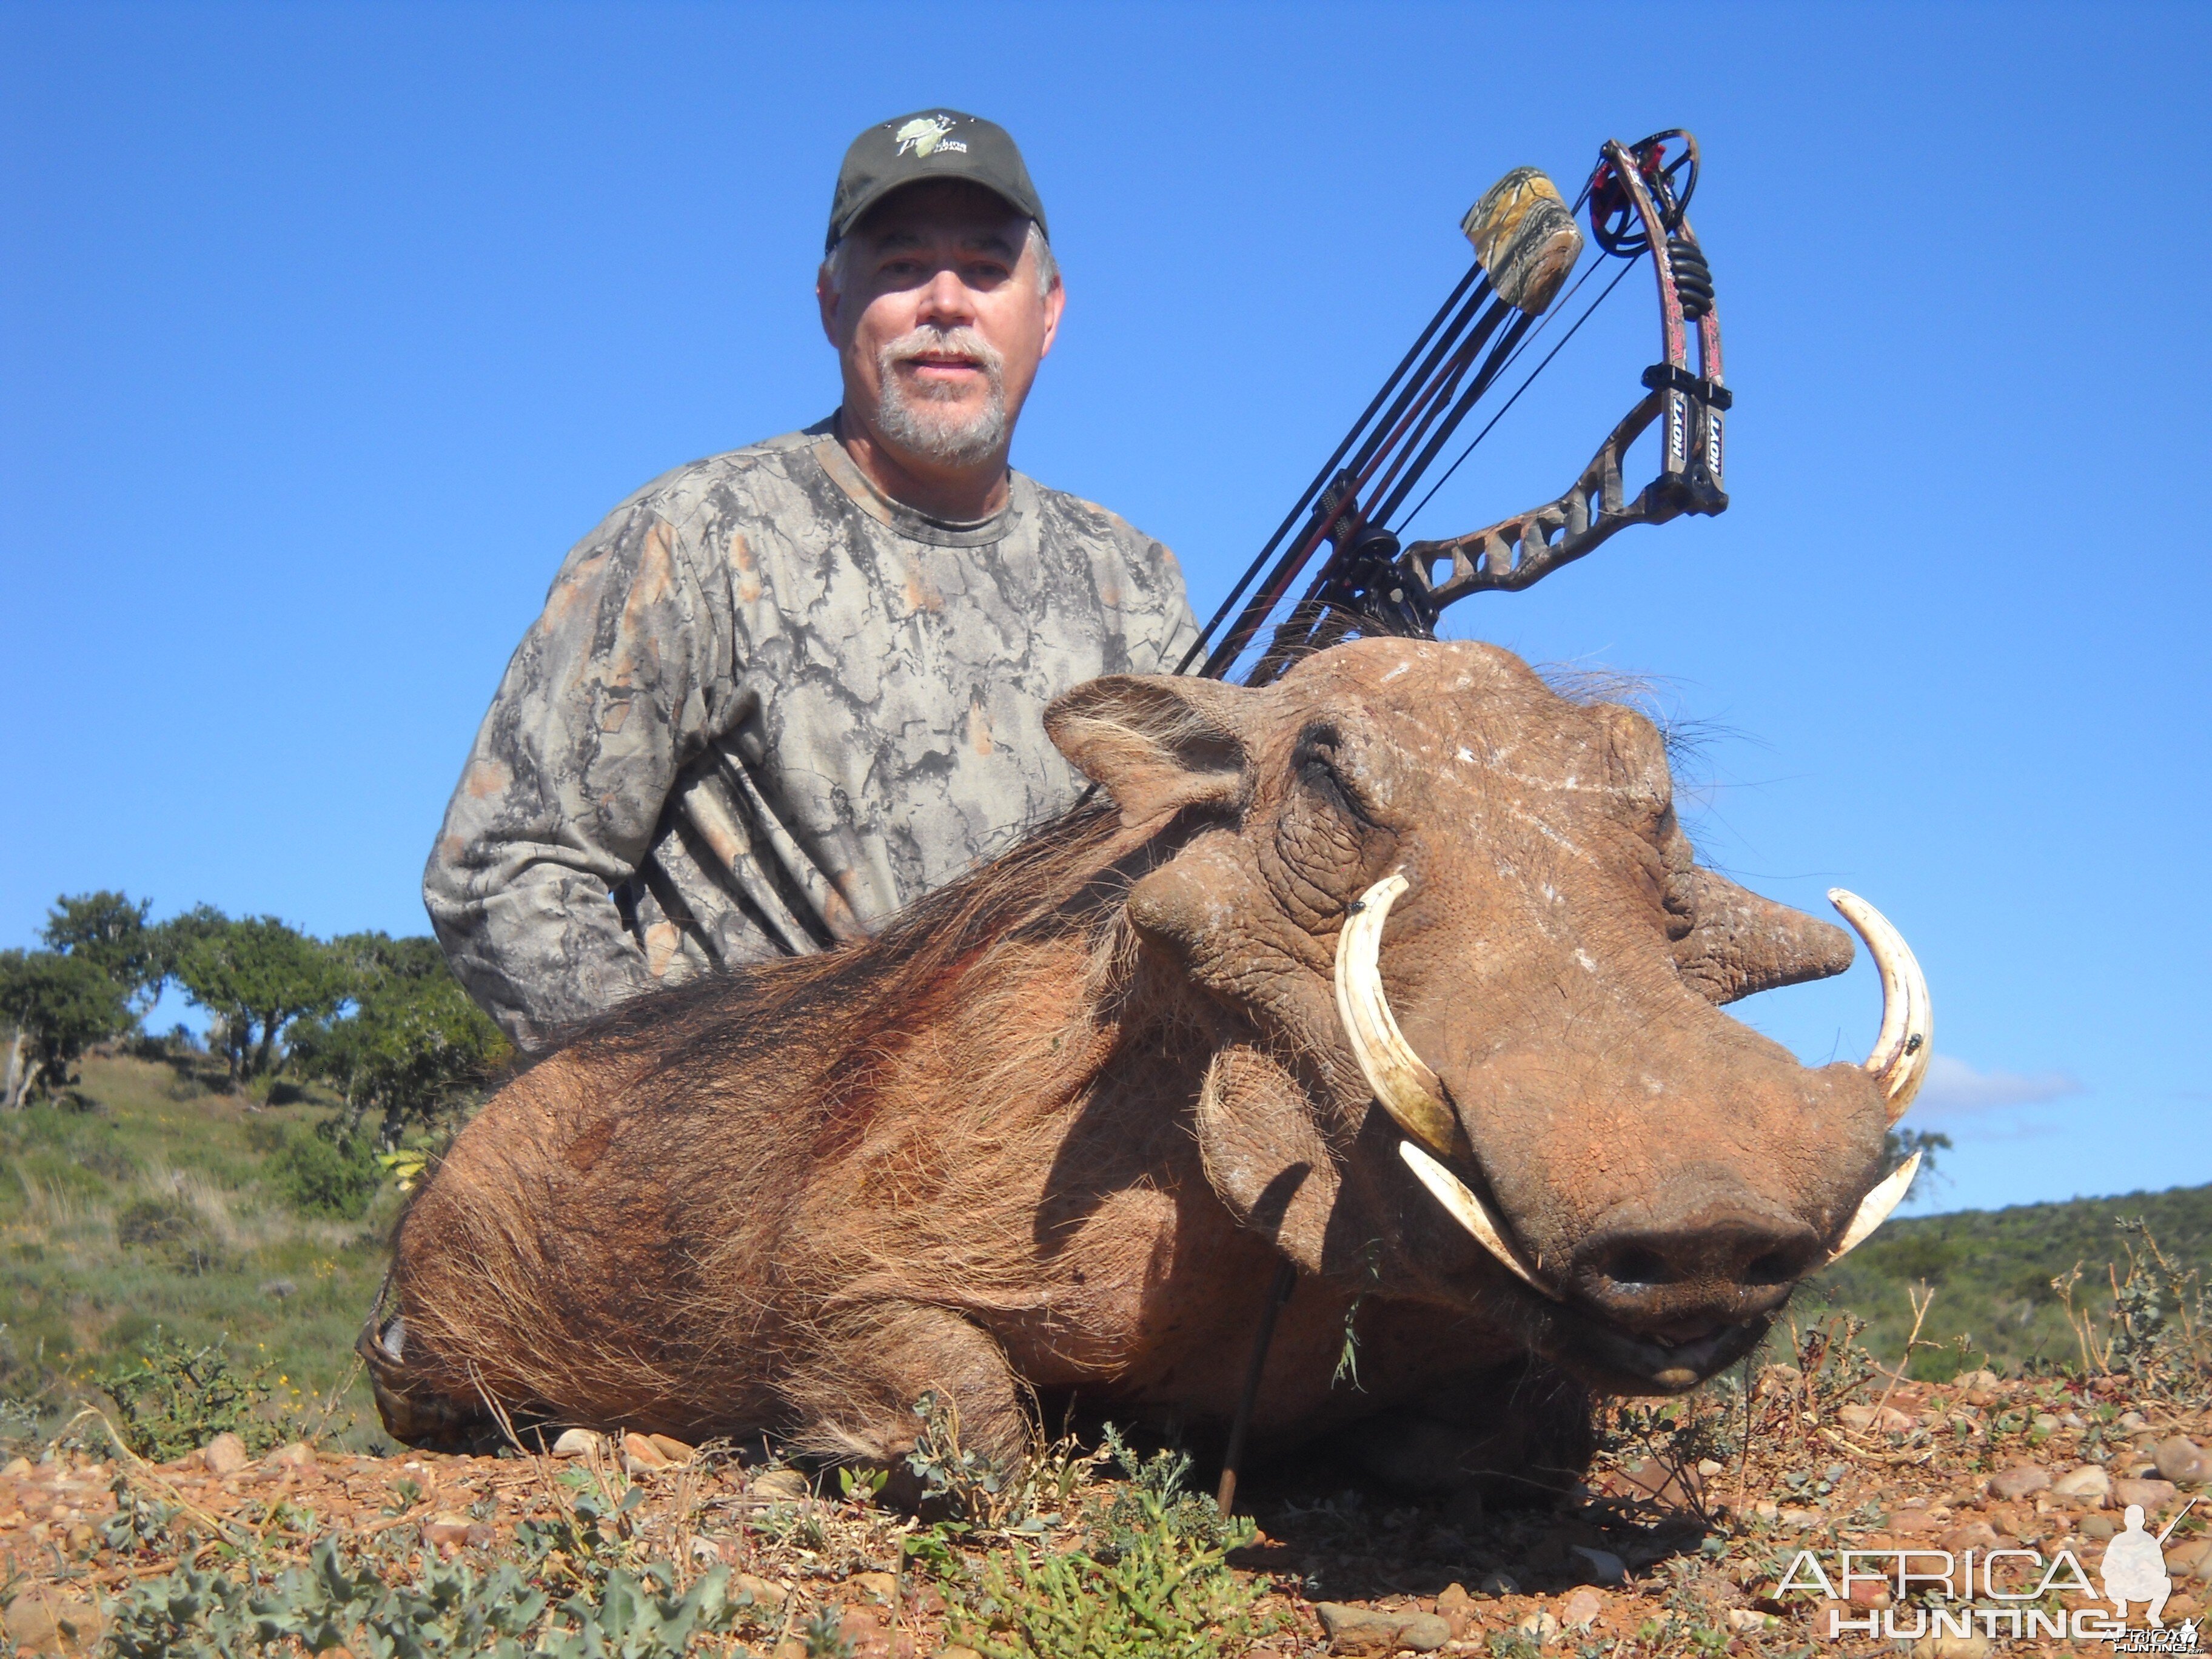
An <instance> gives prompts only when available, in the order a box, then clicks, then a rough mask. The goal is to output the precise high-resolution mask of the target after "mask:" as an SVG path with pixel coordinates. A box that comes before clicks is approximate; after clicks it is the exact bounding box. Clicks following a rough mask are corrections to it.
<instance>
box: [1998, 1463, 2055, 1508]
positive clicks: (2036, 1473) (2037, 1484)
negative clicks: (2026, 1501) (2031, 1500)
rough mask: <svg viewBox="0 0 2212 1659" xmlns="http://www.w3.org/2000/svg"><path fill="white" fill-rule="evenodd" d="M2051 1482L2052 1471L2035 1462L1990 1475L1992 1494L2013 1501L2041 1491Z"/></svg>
mask: <svg viewBox="0 0 2212 1659" xmlns="http://www.w3.org/2000/svg"><path fill="white" fill-rule="evenodd" d="M2050 1484H2051V1471H2050V1470H2048V1469H2045V1468H2037V1467H2036V1466H2035V1465H2034V1464H2033V1463H2023V1464H2021V1465H2020V1466H2019V1467H2018V1468H2009V1469H2002V1470H1999V1471H1998V1472H1997V1473H1996V1474H1993V1475H1991V1476H1990V1497H1992V1498H2002V1499H2003V1500H2004V1501H2005V1502H2007V1503H2011V1502H2013V1501H2014V1500H2015V1499H2017V1498H2026V1497H2027V1496H2028V1495H2029V1494H2030V1493H2032V1492H2041V1491H2042V1490H2043V1489H2044V1488H2045V1487H2046V1486H2049V1485H2050Z"/></svg>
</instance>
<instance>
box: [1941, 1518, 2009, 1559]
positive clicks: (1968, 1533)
mask: <svg viewBox="0 0 2212 1659" xmlns="http://www.w3.org/2000/svg"><path fill="white" fill-rule="evenodd" d="M1941 1542H1942V1546H1943V1547H1944V1548H1945V1549H1947V1550H1949V1551H1950V1552H1951V1553H1953V1554H1954V1555H1955V1554H1957V1553H1959V1552H1960V1550H1993V1549H1995V1548H1996V1547H1997V1529H1996V1528H1995V1527H1993V1526H1991V1525H1990V1523H1989V1522H1986V1521H1969V1522H1966V1524H1965V1525H1964V1526H1959V1527H1954V1528H1951V1530H1950V1531H1948V1532H1947V1533H1945V1534H1943V1536H1942V1540H1941Z"/></svg>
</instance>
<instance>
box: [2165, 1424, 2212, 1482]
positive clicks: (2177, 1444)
mask: <svg viewBox="0 0 2212 1659" xmlns="http://www.w3.org/2000/svg"><path fill="white" fill-rule="evenodd" d="M2155 1455H2156V1456H2157V1458H2158V1473H2159V1476H2160V1479H2161V1480H2171V1481H2173V1482H2175V1483H2176V1484H2177V1485H2179V1486H2198V1485H2201V1484H2203V1482H2205V1481H2207V1480H2212V1455H2208V1454H2207V1453H2206V1451H2205V1449H2204V1448H2203V1447H2202V1446H2200V1445H2198V1444H2197V1443H2196V1442H2195V1441H2194V1440H2191V1439H2190V1438H2189V1437H2186V1436H2185V1435H2179V1434H2177V1435H2175V1436H2174V1437H2172V1439H2170V1440H2161V1441H2160V1442H2159V1443H2158V1450H2157V1452H2156V1454H2155Z"/></svg>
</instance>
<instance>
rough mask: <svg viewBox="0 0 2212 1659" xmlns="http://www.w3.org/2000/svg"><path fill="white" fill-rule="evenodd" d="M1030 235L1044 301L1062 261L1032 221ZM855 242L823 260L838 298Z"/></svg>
mask: <svg viewBox="0 0 2212 1659" xmlns="http://www.w3.org/2000/svg"><path fill="white" fill-rule="evenodd" d="M852 246H853V239H852V238H851V237H850V236H840V237H839V238H838V239H837V245H836V246H835V247H833V248H831V249H830V250H829V252H828V253H827V254H826V255H824V256H823V260H822V270H821V280H822V281H823V282H825V283H828V284H829V287H830V289H832V290H833V291H834V292H836V293H838V294H842V293H843V292H844V291H845V268H846V265H847V264H848V262H849V260H850V258H851V249H852ZM1022 249H1023V252H1026V253H1029V254H1030V255H1032V256H1034V258H1036V285H1037V298H1039V299H1040V300H1042V298H1044V296H1045V295H1048V294H1049V293H1051V292H1052V285H1053V284H1054V283H1056V282H1058V281H1059V280H1060V261H1059V260H1057V259H1055V258H1053V254H1052V244H1051V243H1050V242H1048V241H1047V240H1045V239H1044V232H1043V231H1042V229H1040V228H1038V226H1037V222H1036V220H1034V219H1031V220H1030V221H1029V235H1028V237H1027V238H1026V239H1025V240H1024V241H1023V243H1022Z"/></svg>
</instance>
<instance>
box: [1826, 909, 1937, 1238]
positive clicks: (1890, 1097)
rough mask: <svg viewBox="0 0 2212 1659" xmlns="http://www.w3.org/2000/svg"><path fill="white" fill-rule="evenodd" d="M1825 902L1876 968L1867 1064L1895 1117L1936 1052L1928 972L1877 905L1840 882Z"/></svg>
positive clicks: (1876, 1222) (1908, 1101)
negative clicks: (1875, 1026)
mask: <svg viewBox="0 0 2212 1659" xmlns="http://www.w3.org/2000/svg"><path fill="white" fill-rule="evenodd" d="M1828 902H1829V903H1831V904H1832V905H1834V906H1835V907H1836V908H1837V909H1838V910H1840V911H1842V912H1843V913H1844V921H1848V922H1849V923H1850V925H1851V927H1852V928H1853V929H1854V930H1855V931H1856V932H1857V934H1858V936H1859V937H1860V938H1861V939H1864V940H1865V941H1866V947H1867V950H1868V951H1869V954H1871V955H1872V956H1873V957H1874V965H1875V967H1877V968H1879V969H1881V1035H1879V1036H1876V1037H1875V1040H1874V1052H1873V1053H1872V1054H1869V1055H1868V1056H1867V1059H1866V1069H1867V1070H1868V1072H1869V1073H1871V1074H1872V1075H1873V1077H1874V1079H1875V1082H1876V1083H1877V1084H1879V1085H1881V1092H1882V1097H1883V1098H1884V1099H1885V1100H1886V1101H1887V1102H1888V1103H1889V1121H1891V1122H1892V1123H1894V1122H1896V1121H1897V1120H1898V1119H1899V1118H1901V1117H1903V1116H1904V1115H1905V1108H1906V1107H1908V1106H1910V1105H1911V1104H1912V1097H1913V1096H1915V1095H1917V1094H1918V1093H1919V1092H1920V1085H1922V1084H1923V1083H1924V1082H1926V1081H1927V1080H1928V1062H1929V1060H1931V1059H1932V1058H1934V1056H1935V1053H1936V1009H1935V1005H1934V1004H1933V1003H1931V1002H1930V1001H1929V997H1928V978H1927V975H1924V974H1923V973H1922V972H1921V971H1920V963H1918V962H1917V960H1915V959H1914V957H1913V955H1912V949H1911V946H1910V945H1907V944H1905V935H1904V934H1902V933H1899V932H1898V931H1897V929H1896V928H1894V927H1891V926H1890V924H1889V918H1888V917H1887V916H1885V915H1882V913H1881V911H1879V910H1877V909H1875V908H1874V906H1872V905H1871V904H1869V903H1868V902H1866V901H1865V900H1864V899H1863V898H1861V897H1860V896H1858V895H1857V893H1850V892H1846V891H1844V889H1842V888H1840V887H1831V888H1830V889H1829V890H1828ZM1875 1191H1877V1192H1879V1191H1881V1188H1875ZM1887 1213H1888V1212H1887V1210H1885V1211H1883V1212H1882V1214H1883V1215H1887ZM1880 1223H1881V1216H1877V1217H1875V1220H1874V1223H1873V1224H1870V1225H1869V1227H1868V1229H1867V1231H1869V1232H1872V1231H1874V1228H1875V1226H1876V1225H1880ZM1862 1237H1863V1235H1862ZM1854 1242H1856V1241H1854ZM1845 1248H1846V1249H1848V1248H1849V1246H1846V1247H1845Z"/></svg>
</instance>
